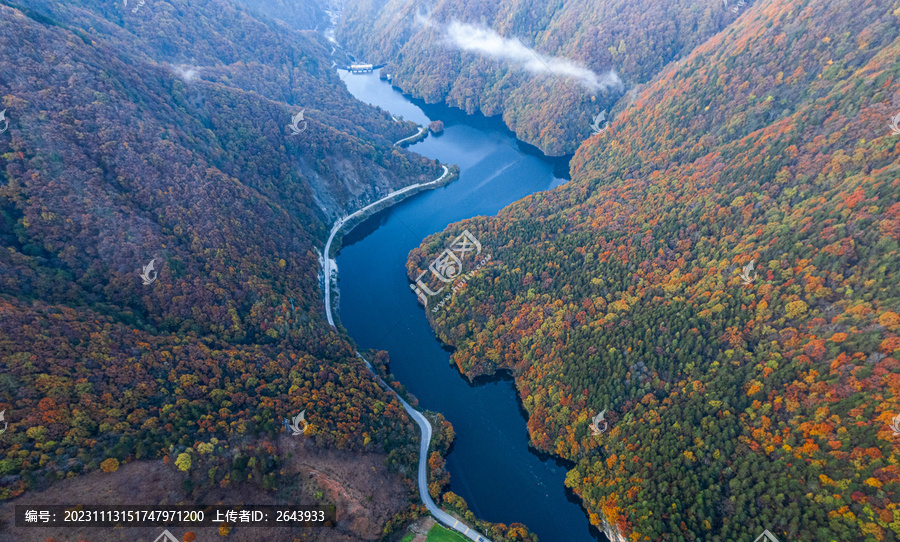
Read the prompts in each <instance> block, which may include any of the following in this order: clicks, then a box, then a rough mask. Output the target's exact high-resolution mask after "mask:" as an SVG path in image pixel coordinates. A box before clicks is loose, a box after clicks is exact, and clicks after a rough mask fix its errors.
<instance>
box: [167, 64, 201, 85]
mask: <svg viewBox="0 0 900 542" xmlns="http://www.w3.org/2000/svg"><path fill="white" fill-rule="evenodd" d="M169 68H170V69H171V70H172V72H173V73H174V74H175V75H177V76H178V77H180V78H181V80H182V81H184V82H185V83H190V82H191V81H193V80H194V79H196V78H197V75H198V74H199V73H200V70H201V68H199V67H196V66H191V65H189V64H180V65H178V66H174V65H172V66H169Z"/></svg>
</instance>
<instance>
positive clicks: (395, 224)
mask: <svg viewBox="0 0 900 542" xmlns="http://www.w3.org/2000/svg"><path fill="white" fill-rule="evenodd" d="M340 74H341V77H342V79H343V80H344V81H345V82H346V84H347V87H348V88H349V90H350V92H351V93H353V95H354V96H356V97H357V98H358V99H360V100H362V101H364V102H367V103H371V104H373V105H377V106H379V107H381V108H382V109H385V110H387V111H390V112H391V113H392V114H393V115H395V116H398V117H399V116H402V117H403V118H405V119H407V120H412V121H415V122H416V123H418V124H421V125H425V126H427V124H428V123H429V122H430V121H431V120H441V121H443V122H444V126H445V128H444V130H445V131H444V133H443V134H442V135H441V136H437V137H435V136H429V137H428V138H427V139H425V140H424V141H422V142H421V143H417V144H416V145H414V146H412V147H411V150H412V151H413V152H417V153H419V154H422V155H424V156H427V157H429V158H434V159H438V160H440V161H441V163H444V164H457V165H458V166H459V167H460V177H459V179H458V180H456V181H454V182H453V183H451V184H449V185H447V186H445V187H442V188H438V189H436V190H431V191H427V192H423V193H421V194H418V195H416V196H413V197H411V198H410V199H407V200H405V201H403V202H401V203H400V204H398V205H396V206H394V207H391V208H389V209H386V210H384V211H382V212H380V213H377V214H375V215H374V216H372V217H371V218H369V219H368V220H366V221H365V222H363V223H362V224H360V225H359V226H357V227H356V228H355V229H354V230H352V231H351V232H350V233H349V234H347V235H345V236H344V239H343V246H342V248H341V250H340V252H339V254H338V256H337V265H338V270H339V283H338V285H339V289H340V301H339V306H338V317H339V320H340V323H341V324H343V326H344V327H345V328H346V329H347V331H348V332H349V333H350V336H351V337H352V338H353V339H354V340H355V341H356V343H357V344H358V345H359V347H360V348H361V349H367V348H377V349H379V350H386V351H388V353H389V354H390V370H391V372H392V373H393V374H394V375H395V376H396V378H397V379H398V380H399V381H400V382H402V383H403V384H404V385H405V386H406V387H407V389H408V390H409V391H410V392H411V393H412V394H413V395H415V396H416V397H417V398H418V400H419V408H420V409H427V410H432V411H436V412H440V413H442V414H443V415H444V416H445V417H446V418H447V420H449V421H450V423H452V424H453V428H454V430H455V431H456V440H455V443H454V446H453V448H452V450H451V452H450V454H449V455H448V457H447V468H448V470H449V472H450V476H451V482H450V490H451V491H453V492H454V493H456V494H457V495H459V496H461V497H463V498H464V499H465V500H466V502H467V503H468V505H469V508H470V509H471V510H472V512H474V513H475V514H476V515H477V516H478V517H479V518H482V519H485V520H488V521H492V522H500V523H505V524H507V525H509V524H511V523H517V522H518V523H524V524H526V525H527V526H528V527H529V528H531V529H532V531H534V532H535V533H536V534H537V535H538V536H539V537H540V539H541V541H542V542H595V541H598V540H599V541H604V542H605V541H606V537H604V536H603V535H602V534H601V533H600V532H598V531H597V530H596V529H594V528H592V527H591V526H590V524H589V522H588V519H587V516H586V514H585V512H584V510H583V509H582V508H581V507H580V505H579V504H578V503H577V501H575V500H574V497H573V496H572V495H570V494H569V493H568V492H567V491H566V489H565V485H564V480H565V474H566V470H567V469H566V467H565V466H564V465H562V464H560V463H557V462H556V461H554V460H553V459H550V458H547V457H540V456H538V455H536V454H535V453H534V452H532V451H531V450H530V449H529V447H528V434H527V430H526V428H525V418H524V415H523V414H524V413H523V411H521V410H520V406H519V405H520V402H519V400H518V398H517V396H516V391H515V387H514V384H513V382H512V380H511V379H509V378H508V377H507V378H494V379H490V380H487V381H486V382H478V383H476V384H470V383H469V382H468V381H467V380H466V379H465V378H464V377H463V376H461V375H460V374H459V372H458V371H457V369H456V368H455V367H454V366H452V365H450V354H449V352H448V351H447V350H446V349H445V348H443V347H442V345H441V344H440V343H439V342H438V341H437V339H436V338H435V335H434V332H433V331H432V329H431V327H430V326H429V324H428V321H427V319H426V318H425V311H424V309H423V308H422V307H421V306H420V305H419V304H418V302H417V298H416V295H415V294H414V293H413V292H412V290H410V288H409V281H408V280H407V277H406V268H405V265H406V259H407V256H408V254H409V251H410V250H412V249H413V248H414V247H416V246H418V245H419V243H420V242H421V241H422V239H423V238H424V237H426V236H428V235H431V234H433V233H435V232H440V231H442V230H443V229H444V228H445V227H446V226H447V225H448V224H450V223H452V222H456V221H459V220H462V219H465V218H470V217H473V216H477V215H493V214H496V213H497V211H499V210H500V209H501V208H503V207H504V206H506V205H508V204H510V203H512V202H514V201H516V200H518V199H521V198H522V197H524V196H527V195H529V194H532V193H534V192H538V191H541V190H549V189H551V188H554V187H556V186H559V185H560V184H562V183H564V182H566V179H565V178H563V177H564V175H565V174H566V172H567V169H568V161H567V160H565V159H549V158H546V157H544V156H542V155H541V154H540V153H539V152H537V151H535V150H534V149H533V148H531V147H529V146H528V145H525V144H523V143H520V142H518V141H517V140H516V139H515V138H514V137H513V135H512V134H511V133H510V132H509V131H508V130H507V129H506V128H505V127H504V126H503V125H502V124H501V123H500V122H499V121H498V120H496V119H487V118H484V117H480V116H471V115H466V114H465V113H463V112H461V111H459V110H456V109H451V108H449V107H446V106H440V105H426V104H424V103H422V102H419V101H415V100H410V99H408V98H406V97H404V96H403V95H402V94H401V93H400V92H398V91H397V90H395V89H393V88H392V87H391V86H390V85H389V84H388V83H386V82H384V81H380V80H379V79H378V76H377V74H374V73H370V74H348V73H346V72H340ZM449 240H450V237H449V236H448V239H447V241H449ZM485 248H486V249H489V247H485Z"/></svg>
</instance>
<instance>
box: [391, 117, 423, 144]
mask: <svg viewBox="0 0 900 542" xmlns="http://www.w3.org/2000/svg"><path fill="white" fill-rule="evenodd" d="M391 118H393V119H394V120H397V119H396V118H394V117H391ZM425 130H427V128H424V127H422V126H419V133H417V134H413V135H411V136H409V137H404V138H403V139H401V140H400V141H398V142H396V143H394V146H395V147H398V146H400V144H401V143H403V142H404V141H406V140H408V139H412V138H414V137H419V136H420V135H422V132H424V131H425Z"/></svg>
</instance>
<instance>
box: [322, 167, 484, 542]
mask: <svg viewBox="0 0 900 542" xmlns="http://www.w3.org/2000/svg"><path fill="white" fill-rule="evenodd" d="M443 168H444V173H443V174H442V175H441V176H440V177H438V178H437V179H435V180H433V181H431V182H429V183H425V184H421V183H416V184H413V185H410V186H407V187H406V188H403V189H400V190H397V191H395V192H391V193H390V194H388V195H387V196H385V197H383V198H381V199H380V200H378V201H376V202H375V203H372V204H370V205H367V206H365V207H363V208H362V209H360V210H359V211H356V212H355V213H353V214H351V215H349V216H346V217H344V218H339V219H338V220H337V221H336V222H335V223H334V226H333V227H332V228H331V234H330V235H329V236H328V241H327V242H326V243H325V253H324V257H323V263H322V271H323V272H324V275H325V316H326V317H327V318H328V323H329V324H331V325H332V326H334V317H333V316H332V314H331V275H332V270H331V242H332V241H333V240H334V236H335V235H337V232H338V231H339V230H340V229H341V227H342V226H343V225H344V224H346V223H347V221H348V220H350V219H352V218H354V217H356V216H359V215H360V214H362V213H364V212H366V211H367V210H369V209H371V208H372V207H374V206H376V205H378V204H379V203H381V202H383V201H384V200H386V199H389V198H392V197H394V196H396V195H397V194H402V193H404V192H407V191H409V190H412V189H414V188H418V187H422V186H430V185H433V184H435V183H438V182H440V181H442V180H443V179H444V178H445V177H446V176H447V175H448V174H449V173H450V170H448V169H447V166H443ZM356 355H357V356H359V359H361V360H363V362H364V363H365V364H366V368H368V369H369V372H370V373H372V376H374V377H375V380H376V381H378V384H379V385H381V386H382V387H384V388H385V389H387V390H389V391H391V392H392V393H393V394H394V395H396V396H397V399H399V400H400V404H402V405H403V408H404V409H406V413H407V414H409V416H410V417H411V418H412V419H413V420H415V421H416V423H417V424H418V425H419V430H420V431H421V432H422V441H421V443H420V446H419V475H418V478H419V495H420V496H421V498H422V502H423V503H425V507H426V508H428V511H429V512H431V514H432V515H433V516H434V517H435V519H437V520H438V521H440V522H441V523H443V524H444V525H445V526H446V527H449V528H450V529H453V530H455V531H458V532H460V533H462V534H463V535H464V536H467V537H469V538H470V539H472V540H474V541H476V542H490V540H488V539H487V538H485V537H484V536H482V535H481V534H480V533H479V532H477V531H476V530H474V529H472V528H470V527H469V526H468V525H465V524H464V523H462V522H461V521H459V520H458V519H456V518H454V517H453V516H451V515H450V514H448V513H447V512H444V511H443V510H441V509H440V508H438V505H437V504H435V502H434V500H432V498H431V495H430V494H429V493H428V470H427V469H428V447H429V445H430V444H431V423H429V421H428V418H426V417H425V416H423V415H422V413H421V412H419V411H418V410H416V409H414V408H413V407H412V406H410V404H409V403H407V402H406V401H404V400H403V398H402V397H400V396H399V395H397V392H396V391H394V390H393V389H392V388H391V387H390V386H388V385H387V383H386V382H385V381H384V380H382V379H381V377H380V376H378V375H377V374H376V373H375V371H374V369H372V365H371V364H369V362H368V361H367V360H366V358H364V357H362V356H361V355H360V353H359V352H357V353H356Z"/></svg>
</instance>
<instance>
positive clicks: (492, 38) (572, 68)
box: [416, 13, 622, 91]
mask: <svg viewBox="0 0 900 542" xmlns="http://www.w3.org/2000/svg"><path fill="white" fill-rule="evenodd" d="M416 22H418V23H419V24H421V25H424V26H426V27H428V28H433V29H437V30H438V31H439V32H441V33H442V34H443V35H444V37H445V38H446V40H447V42H448V43H449V44H450V45H452V46H453V47H456V48H457V49H461V50H463V51H467V52H470V53H475V54H478V55H482V56H487V57H490V58H493V59H496V60H502V61H507V62H510V63H512V64H515V65H517V66H519V67H520V68H523V69H525V70H527V71H529V72H531V73H536V74H546V75H557V76H561V77H571V78H572V79H575V80H576V81H578V82H579V83H580V84H581V85H582V86H584V87H586V88H588V89H590V90H593V91H596V90H603V89H607V88H610V87H621V86H622V80H621V79H619V76H618V75H616V73H615V72H613V71H608V72H606V73H604V74H597V73H594V72H593V71H592V70H591V69H589V68H587V67H586V66H583V65H581V64H579V63H577V62H573V61H571V60H569V59H567V58H561V57H556V56H547V55H542V54H540V53H538V52H537V51H535V50H534V49H531V48H530V47H527V46H526V45H525V44H524V43H522V42H521V41H519V40H518V39H516V38H504V37H503V36H501V35H500V34H498V33H496V32H494V31H493V30H491V29H490V28H486V27H482V26H476V25H472V24H468V23H461V22H459V21H451V23H450V24H449V25H447V26H446V27H445V28H439V27H438V26H437V25H436V24H435V23H434V21H432V20H431V18H430V17H429V16H428V15H423V14H422V13H417V14H416Z"/></svg>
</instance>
